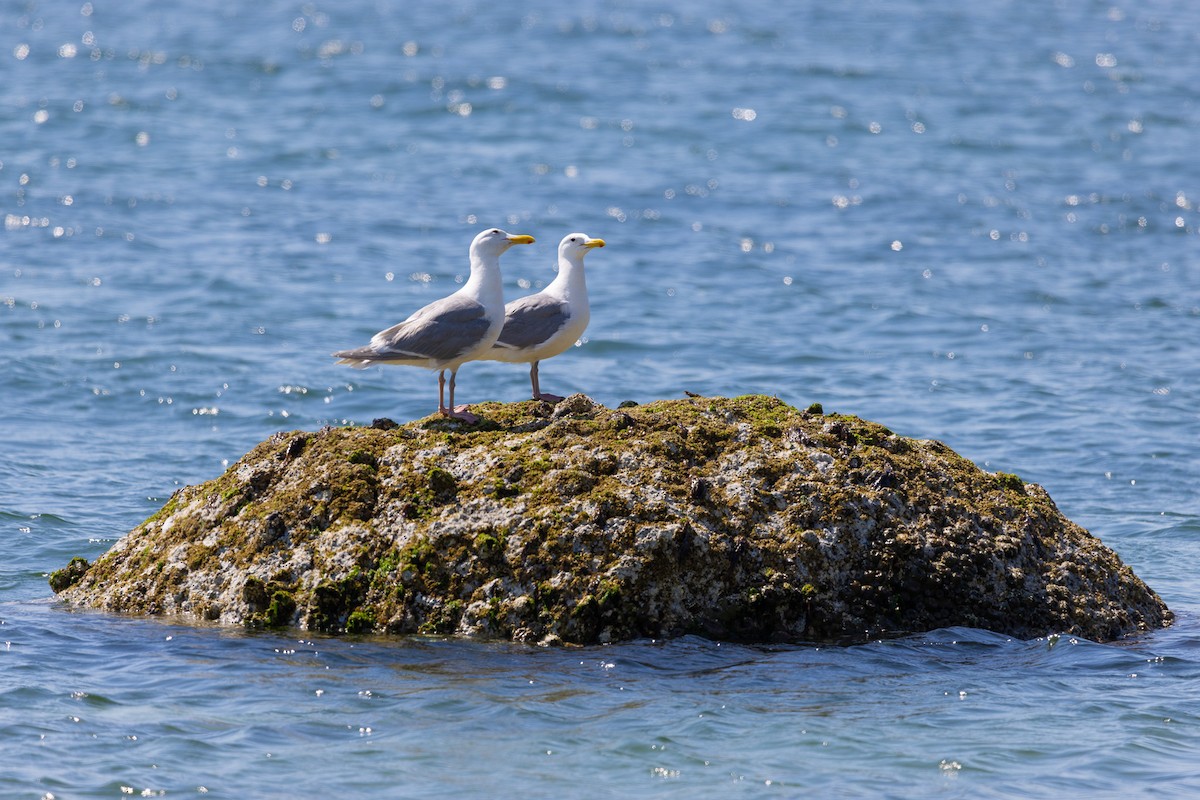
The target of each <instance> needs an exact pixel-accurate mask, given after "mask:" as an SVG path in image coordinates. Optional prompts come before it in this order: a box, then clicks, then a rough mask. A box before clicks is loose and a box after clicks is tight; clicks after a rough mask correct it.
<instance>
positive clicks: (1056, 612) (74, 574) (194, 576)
mask: <svg viewBox="0 0 1200 800" xmlns="http://www.w3.org/2000/svg"><path fill="white" fill-rule="evenodd" d="M475 411H476V413H479V414H481V415H482V417H483V422H482V423H481V424H479V425H476V426H468V425H464V424H462V423H459V422H456V421H452V420H445V419H440V418H429V419H425V420H419V421H416V422H413V423H409V424H407V425H399V426H397V425H395V424H394V423H392V424H382V422H384V421H376V423H374V424H373V425H372V426H371V427H362V428H359V427H349V428H326V429H323V430H321V431H317V432H312V433H308V432H291V433H281V434H277V435H275V436H273V437H271V438H270V439H268V440H267V441H265V442H263V443H262V444H260V445H258V446H257V447H255V448H254V449H253V450H251V452H250V453H248V454H247V455H246V456H245V457H244V458H242V459H241V460H240V461H238V463H236V464H234V465H233V466H232V467H230V468H229V469H228V470H227V471H226V472H225V473H224V474H223V475H221V476H219V477H217V478H215V479H214V480H212V481H210V482H208V483H205V484H202V485H198V486H190V487H187V488H185V489H182V490H180V491H179V492H177V493H176V494H175V495H174V496H173V497H172V498H171V500H170V501H168V503H167V504H166V505H164V507H163V509H162V510H160V511H159V512H158V513H157V514H155V515H154V516H152V517H150V518H149V519H148V520H146V522H144V523H143V524H142V525H140V526H139V527H138V528H136V529H135V530H133V531H131V532H130V533H129V534H128V535H127V536H125V537H123V538H122V539H121V540H120V541H118V542H117V543H116V544H115V545H114V546H113V548H112V549H111V550H110V551H109V552H108V553H106V554H105V555H103V556H102V557H101V558H99V559H97V561H96V563H95V564H92V565H90V566H89V565H87V563H86V562H83V561H82V560H75V561H72V562H71V564H69V565H68V566H67V567H66V568H64V569H63V570H60V571H58V572H56V573H54V575H53V576H52V577H51V585H52V587H53V588H54V589H55V591H56V592H59V594H60V596H61V597H62V598H63V599H64V600H66V601H68V602H72V603H76V604H80V605H89V606H95V607H99V608H107V609H112V610H120V611H134V612H142V613H173V614H182V615H185V616H186V615H190V616H193V617H194V618H196V619H202V620H214V619H215V620H219V621H221V622H223V623H227V624H242V625H249V626H260V627H278V626H288V625H298V626H300V627H302V628H306V629H309V630H321V631H327V632H341V631H345V632H350V633H369V632H377V633H415V632H420V633H436V634H467V635H479V636H499V637H504V638H511V639H514V640H519V641H540V642H547V643H556V642H579V643H588V642H603V641H614V640H618V639H628V638H634V637H647V636H649V637H663V636H671V635H676V634H682V633H699V634H702V635H706V636H710V637H714V638H722V639H735V640H745V641H811V640H819V641H860V640H863V639H867V638H872V637H877V636H881V635H890V634H896V633H903V632H908V631H920V630H927V629H931V628H937V627H943V626H952V625H969V626H976V627H984V628H990V629H992V630H996V631H1000V632H1004V633H1008V634H1011V635H1015V636H1022V637H1031V636H1037V635H1043V634H1047V633H1050V632H1064V633H1070V634H1072V635H1077V636H1084V637H1088V638H1092V639H1098V640H1106V639H1113V638H1118V637H1121V636H1125V635H1128V634H1130V633H1134V632H1137V631H1142V630H1150V629H1154V628H1158V627H1161V626H1163V625H1166V624H1169V622H1170V620H1171V618H1172V617H1171V612H1170V611H1168V610H1167V608H1166V606H1165V605H1164V604H1163V603H1162V601H1161V599H1159V598H1158V596H1157V595H1155V594H1154V592H1153V591H1151V590H1150V589H1149V588H1148V587H1146V586H1145V584H1144V583H1142V582H1141V581H1140V580H1139V579H1138V578H1137V577H1136V576H1135V575H1134V574H1133V572H1132V571H1131V570H1130V569H1129V568H1128V567H1126V566H1125V565H1124V564H1122V563H1121V561H1120V559H1119V558H1118V557H1117V556H1116V554H1115V553H1113V552H1112V551H1111V550H1109V549H1108V548H1105V547H1104V546H1103V545H1102V544H1101V543H1100V542H1099V540H1097V539H1096V538H1095V537H1093V536H1091V535H1090V534H1089V533H1088V532H1087V531H1085V530H1083V529H1082V528H1080V527H1079V526H1077V525H1074V524H1073V523H1071V522H1070V521H1069V520H1067V519H1065V518H1064V517H1063V516H1062V515H1061V514H1060V513H1059V511H1058V509H1057V508H1056V507H1055V506H1054V503H1053V502H1052V501H1051V500H1050V498H1049V496H1048V495H1046V493H1045V492H1044V491H1043V490H1042V489H1041V487H1039V486H1036V485H1034V484H1028V485H1026V484H1025V483H1024V482H1023V481H1022V480H1021V479H1020V478H1019V477H1017V476H1016V475H1010V474H1005V473H1000V474H992V473H988V472H984V471H983V470H980V469H979V468H978V467H976V466H975V465H974V464H972V463H970V462H969V461H967V460H966V459H963V458H962V457H960V456H958V455H957V454H955V453H954V452H953V451H951V450H950V449H949V448H948V447H946V446H945V445H943V444H941V443H940V442H933V441H923V440H915V439H908V438H905V437H902V436H898V435H896V434H895V433H893V432H892V431H890V430H889V429H887V428H885V427H884V426H881V425H878V424H875V423H872V422H869V421H866V420H862V419H859V418H857V417H853V416H847V415H841V414H828V413H826V412H825V411H824V409H822V408H821V407H820V406H819V404H813V405H812V406H809V407H808V409H806V410H804V411H797V410H796V409H794V408H791V407H790V406H788V405H786V404H784V403H782V402H780V401H779V400H777V399H775V398H770V397H762V396H756V395H753V396H746V397H738V398H732V399H729V398H705V397H698V398H689V399H686V400H678V401H658V402H653V403H648V404H644V405H636V404H622V406H621V407H620V408H618V409H609V408H605V407H603V406H600V405H598V404H596V403H594V402H592V401H591V400H590V399H588V398H587V397H584V396H582V395H575V396H573V397H570V398H567V399H566V400H564V401H562V402H560V403H559V404H557V405H556V406H553V407H551V406H549V405H547V404H544V403H537V402H533V401H528V402H524V403H513V404H508V405H503V404H497V403H490V404H483V405H481V406H476V407H475Z"/></svg>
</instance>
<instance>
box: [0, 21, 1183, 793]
mask: <svg viewBox="0 0 1200 800" xmlns="http://www.w3.org/2000/svg"><path fill="white" fill-rule="evenodd" d="M1198 69H1200V7H1194V6H1193V5H1192V4H1188V3H1181V2H1165V1H1164V0H1152V1H1151V2H1148V3H1137V4H1135V3H1132V2H1125V1H1123V0H1121V1H1118V2H1096V3H1093V2H1085V3H1069V2H1051V3H1046V4H1037V5H1033V4H1029V3H1021V2H1015V1H1013V2H997V3H992V4H984V5H982V6H979V7H965V6H962V5H961V4H956V3H947V2H935V3H923V2H916V0H900V2H882V0H880V1H878V2H864V3H800V4H792V5H788V4H779V3H768V2H763V1H762V0H752V1H751V2H741V3H736V4H734V3H722V2H716V1H715V0H699V2H682V0H664V1H663V2H660V3H656V4H643V3H634V2H617V1H616V0H612V1H610V2H596V1H591V2H584V3H581V4H576V5H575V6H572V7H569V8H568V7H564V6H562V5H561V4H553V3H549V2H545V1H544V0H530V2H526V3H522V4H519V5H518V6H514V7H511V8H509V7H502V6H498V5H495V4H493V5H487V4H480V3H470V2H450V3H440V4H411V3H404V2H400V1H399V0H374V1H373V2H365V1H363V2H358V1H357V0H352V1H351V2H345V3H340V4H337V5H328V6H325V5H322V4H319V3H316V2H278V1H277V0H267V1H266V2H262V3H256V4H252V5H241V4H236V5H233V6H228V7H220V8H213V7H212V6H211V5H210V4H203V3H202V4H192V5H187V4H179V3H166V4H163V3H150V2H145V0H133V1H132V2H120V3H118V2H115V0H91V1H90V2H83V0H72V1H71V2H39V1H38V0H29V1H28V2H4V0H0V107H2V108H3V109H5V113H4V114H2V115H0V206H2V209H0V213H2V214H3V217H4V229H3V231H2V232H0V241H2V243H3V244H2V245H0V343H2V344H3V348H4V354H5V358H4V366H3V380H2V381H0V454H2V455H3V457H2V458H0V537H2V538H0V658H2V668H0V736H2V737H3V740H4V743H5V744H4V747H3V749H2V751H0V796H2V797H30V798H43V797H58V798H75V797H87V798H91V797H95V798H101V797H117V796H125V795H128V794H134V795H144V796H168V797H178V796H184V797H191V796H205V797H281V798H282V797H296V796H306V797H315V796H329V795H333V794H339V795H342V796H383V797H483V796H514V795H518V794H519V795H520V796H523V797H530V798H539V797H564V796H566V797H615V796H627V795H637V796H648V797H681V798H682V797H687V798H694V797H741V796H755V797H757V796H769V797H806V796H829V797H928V796H939V797H970V798H979V797H1013V796H1020V797H1055V798H1061V797H1064V796H1065V797H1081V796H1087V797H1138V796H1155V797H1189V796H1196V795H1197V794H1200V757H1198V756H1200V623H1198V617H1197V609H1198V608H1200V583H1198V582H1197V580H1196V566H1195V565H1196V564H1197V563H1200V545H1198V540H1200V489H1198V487H1200V461H1198V459H1197V457H1196V452H1197V448H1198V446H1200V411H1198V409H1200V402H1198V390H1200V358H1197V347H1196V342H1197V341H1200V268H1198V266H1197V258H1196V253H1197V244H1198V239H1197V224H1198V222H1200V217H1198V215H1197V203H1198V202H1200V162H1197V160H1196V159H1195V157H1194V154H1195V152H1196V137H1197V134H1196V131H1197V130H1200V95H1197V94H1196V92H1195V89H1194V78H1195V75H1196V74H1197V70H1198ZM490 226H500V227H504V228H506V229H507V230H510V231H512V232H517V233H528V234H532V235H534V236H535V237H537V240H538V241H537V243H536V244H534V245H532V246H529V247H522V248H515V249H513V250H511V251H510V252H509V253H508V254H506V255H505V256H504V258H503V259H502V262H501V263H502V268H503V271H504V275H505V291H506V294H507V296H508V297H510V298H511V297H516V296H518V295H519V294H522V293H525V292H529V291H534V290H535V289H537V288H539V287H540V286H542V285H544V284H545V283H546V282H548V281H549V280H550V279H551V277H552V275H553V263H554V252H555V246H556V244H557V242H558V240H559V239H560V238H561V237H562V236H563V235H564V234H566V233H568V232H570V231H576V230H579V231H584V232H586V233H587V234H589V235H591V236H599V237H602V238H604V239H605V240H606V242H607V243H608V246H607V247H606V248H604V250H601V251H597V252H595V253H592V254H591V255H590V256H589V258H588V261H587V269H588V285H589V291H590V294H591V300H592V321H591V324H590V326H589V329H588V331H587V332H586V333H585V335H584V338H583V339H582V340H581V342H580V344H579V346H578V347H576V348H573V349H572V350H570V351H569V352H567V353H564V354H563V355H561V356H559V357H557V358H554V359H552V360H550V361H547V362H545V363H543V364H542V368H541V380H542V385H543V387H544V388H545V389H546V390H548V391H553V392H556V393H558V394H568V393H572V392H586V393H588V394H589V395H591V396H592V397H594V398H595V399H596V400H598V401H600V402H603V403H605V404H606V405H610V406H613V405H616V404H618V403H620V402H621V401H623V400H634V401H638V402H649V401H652V400H655V399H660V398H669V397H680V396H682V393H683V392H684V391H692V392H698V393H702V394H711V395H740V394H749V393H764V394H771V395H777V396H779V397H780V398H782V399H783V400H785V401H787V402H788V403H790V404H792V405H795V406H799V407H804V406H807V405H808V404H810V403H813V402H820V403H822V404H823V406H824V407H825V409H826V410H828V411H836V412H840V413H848V414H856V415H859V416H862V417H865V418H869V419H873V420H876V421H878V422H881V423H883V424H885V425H887V426H888V427H890V428H892V429H893V430H895V431H896V432H898V433H901V434H904V435H908V436H916V437H923V438H936V439H940V440H942V441H945V442H946V443H947V444H949V445H950V446H951V447H953V448H954V449H955V450H957V451H958V452H960V453H961V454H963V455H964V456H966V457H968V458H970V459H972V460H973V461H975V462H976V463H978V464H980V465H981V466H983V467H984V468H986V469H990V470H1003V471H1006V472H1015V473H1018V474H1019V475H1021V476H1022V478H1024V479H1025V480H1028V481H1033V482H1037V483H1039V484H1042V485H1043V486H1045V487H1046V488H1047V490H1048V491H1049V492H1050V494H1051V495H1052V496H1053V497H1054V498H1055V500H1056V502H1057V503H1058V505H1059V507H1060V508H1061V509H1062V510H1063V512H1064V513H1065V514H1066V515H1067V516H1068V517H1070V518H1071V519H1073V520H1074V521H1076V522H1078V523H1080V524H1081V525H1083V526H1084V527H1086V528H1088V529H1089V530H1090V531H1092V532H1093V533H1095V534H1096V535H1097V536H1099V537H1100V538H1101V539H1102V540H1103V541H1104V542H1105V544H1107V545H1108V546H1109V547H1111V548H1113V549H1114V550H1116V551H1117V552H1118V553H1119V554H1120V555H1121V557H1122V559H1124V561H1125V562H1126V563H1128V564H1129V565H1130V566H1131V567H1132V568H1133V569H1134V570H1135V571H1136V572H1137V573H1138V574H1139V575H1140V576H1141V577H1142V578H1143V579H1144V580H1146V582H1147V583H1148V584H1150V586H1151V587H1153V588H1154V589H1155V590H1156V591H1158V592H1159V594H1161V595H1162V596H1163V598H1164V600H1166V602H1167V604H1168V605H1169V606H1170V607H1171V608H1172V610H1173V611H1174V612H1175V613H1176V615H1177V621H1176V623H1175V625H1173V626H1172V627H1170V628H1168V629H1165V630H1162V631H1156V632H1150V633H1147V634H1145V635H1142V636H1139V637H1136V638H1135V639H1132V640H1130V641H1126V642H1120V643H1114V644H1097V643H1092V642H1088V641H1084V640H1078V639H1071V638H1069V637H1058V638H1055V637H1050V638H1046V639H1039V640H1034V641H1028V642H1024V641H1018V640H1014V639H1011V638H1008V637H1003V636H998V635H996V634H994V633H990V632H987V631H979V630H969V629H953V630H942V631H931V632H926V633H920V634H915V635H913V636H910V637H904V638H901V639H898V640H892V641H880V642H872V643H869V644H864V645H860V646H855V647H844V648H837V647H826V646H789V647H783V646H772V647H766V646H764V647H747V646H741V645H731V644H728V643H724V644H723V643H717V642H709V641H705V640H702V639H697V638H692V637H688V638H684V639H679V640H673V641H654V642H651V641H645V642H634V643H627V644H620V645H613V646H608V647H595V648H578V649H577V648H567V649H539V648H535V647H523V646H515V645H510V644H504V643H487V642H474V641H463V640H456V639H428V638H394V639H388V638H371V637H342V638H324V637H312V636H310V635H309V634H307V633H305V632H301V631H283V632H247V631H242V630H230V629H225V628H217V627H203V626H190V625H181V624H177V623H176V622H174V621H171V620H153V619H150V620H147V619H135V618H128V617H118V616H113V615H106V614H101V613H97V612H85V611H78V610H71V609H67V608H64V607H62V606H60V605H59V604H57V603H56V602H55V601H54V598H53V596H52V593H51V592H50V590H49V588H48V586H47V584H46V573H48V572H49V571H51V570H53V569H57V568H59V567H61V566H63V565H64V564H65V563H66V562H67V561H68V560H69V559H70V558H71V557H72V556H76V555H82V556H85V557H87V558H89V559H93V558H95V557H96V556H98V555H100V554H101V553H103V552H104V551H105V550H106V549H107V548H108V547H110V546H111V545H112V543H113V542H114V541H115V540H116V539H117V538H119V537H120V536H121V535H123V534H124V533H125V532H126V531H128V530H129V529H131V528H132V527H134V526H135V525H137V524H138V523H139V522H141V521H142V520H143V519H145V518H146V517H147V516H149V515H150V514H152V513H153V512H154V511H156V510H157V509H158V508H159V507H160V506H161V505H162V503H163V502H164V501H165V500H166V499H167V498H168V497H169V496H170V495H171V493H172V492H173V491H174V490H176V489H177V488H179V487H180V486H182V485H186V484H191V483H196V482H199V481H203V480H207V479H210V478H212V477H215V476H216V475H218V474H220V473H221V471H223V470H224V469H225V468H226V467H227V466H228V465H229V464H232V463H233V462H234V461H236V460H237V459H238V458H239V457H240V456H241V455H242V454H243V453H245V452H246V451H247V450H248V449H250V448H251V447H252V446H253V445H254V444H256V443H257V442H259V441H261V440H262V439H265V438H266V437H268V436H269V435H271V434H272V433H274V432H276V431H279V430H292V429H308V430H312V429H316V428H319V427H321V426H323V425H346V424H362V423H366V422H369V421H370V420H371V419H373V418H375V417H382V416H386V417H391V418H393V419H396V420H409V419H415V418H419V417H422V416H424V415H426V414H428V413H430V412H431V411H432V410H433V409H434V408H435V407H436V380H435V375H434V374H433V373H430V372H428V371H424V370H418V369H408V368H376V369H371V370H368V371H366V372H362V373H360V372H356V371H352V370H349V369H347V368H345V367H340V366H336V365H335V364H333V359H332V358H329V356H328V354H329V353H330V352H332V351H333V350H336V349H340V348H344V347H348V346H354V345H357V344H361V343H362V342H363V341H365V340H366V339H367V338H368V337H370V335H371V334H373V333H374V332H375V331H377V330H379V329H381V328H383V327H385V326H387V325H390V324H392V323H394V322H396V321H399V320H400V319H402V318H403V317H405V316H407V314H408V313H410V312H411V311H412V310H415V309H416V308H417V307H418V306H420V305H422V304H423V303H425V302H428V301H430V300H432V299H435V298H437V297H440V296H443V295H445V294H448V293H449V292H451V291H453V290H454V289H455V288H456V287H457V285H458V283H459V282H461V280H462V279H463V278H464V274H465V272H466V250H467V245H468V244H469V242H470V240H471V238H472V237H473V236H474V235H475V233H477V232H478V231H479V230H481V229H483V228H485V227H490ZM527 391H528V375H527V370H526V369H525V368H524V367H522V366H521V365H506V364H500V363H471V364H467V365H466V366H464V367H463V369H462V370H461V371H460V372H459V375H458V399H459V400H460V401H461V402H478V401H482V400H504V401H515V400H521V399H524V398H525V396H526V393H527Z"/></svg>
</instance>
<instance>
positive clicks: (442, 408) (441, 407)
mask: <svg viewBox="0 0 1200 800" xmlns="http://www.w3.org/2000/svg"><path fill="white" fill-rule="evenodd" d="M450 402H451V403H453V402H454V384H453V383H451V384H450ZM438 413H439V414H441V415H442V416H449V415H450V409H448V408H446V370H444V369H443V370H440V371H439V372H438Z"/></svg>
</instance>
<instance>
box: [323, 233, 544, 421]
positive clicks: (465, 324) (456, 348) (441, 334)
mask: <svg viewBox="0 0 1200 800" xmlns="http://www.w3.org/2000/svg"><path fill="white" fill-rule="evenodd" d="M533 241H534V239H533V237H532V236H525V235H523V234H522V235H518V234H511V233H506V232H505V231H502V230H500V229H499V228H490V229H488V230H486V231H484V232H483V233H481V234H479V235H478V236H476V237H475V240H474V241H473V242H471V277H470V278H469V279H468V280H467V282H466V283H464V284H463V287H462V288H461V289H459V290H458V291H457V292H455V293H454V294H452V295H450V296H449V297H443V298H442V299H441V300H435V301H434V302H432V303H430V304H429V305H427V306H425V307H424V308H422V309H420V310H419V311H417V312H415V313H413V315H412V316H410V317H409V318H408V319H406V320H404V321H403V322H401V323H399V324H398V325H393V326H392V327H390V328H388V329H387V330H385V331H380V332H379V333H377V334H375V335H374V336H373V337H371V343H370V344H369V345H367V346H366V347H359V348H357V349H354V350H341V351H339V352H336V353H334V354H333V357H334V358H337V359H340V360H339V361H338V362H337V363H339V364H349V365H350V366H352V367H354V368H355V369H365V368H366V367H369V366H371V365H372V364H407V365H410V366H415V367H425V368H426V369H436V370H437V371H438V413H439V414H441V415H442V416H445V417H451V418H453V419H461V420H463V421H465V422H472V423H473V422H478V420H479V418H478V417H476V416H475V415H474V414H472V413H470V412H469V411H468V410H467V406H465V405H464V406H458V407H455V405H454V378H455V376H456V375H457V374H458V368H459V367H461V366H462V365H463V364H464V363H465V362H467V361H472V360H474V359H477V358H479V357H480V356H481V355H483V354H485V353H487V352H488V350H489V349H490V348H491V346H492V344H494V343H495V341H496V338H497V337H498V336H499V335H500V331H501V329H502V328H503V327H504V285H503V281H502V279H501V276H500V256H501V255H502V254H503V253H504V252H505V251H506V250H508V248H510V247H512V246H513V245H514V244H532V243H533ZM446 370H450V405H448V406H447V405H446V403H445V402H444V401H445V396H446V394H445V392H446Z"/></svg>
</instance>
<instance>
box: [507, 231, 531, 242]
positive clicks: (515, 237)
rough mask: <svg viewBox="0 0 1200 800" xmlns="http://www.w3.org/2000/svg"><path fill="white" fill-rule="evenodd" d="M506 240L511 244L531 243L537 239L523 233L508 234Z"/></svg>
mask: <svg viewBox="0 0 1200 800" xmlns="http://www.w3.org/2000/svg"><path fill="white" fill-rule="evenodd" d="M508 240H509V241H510V242H512V243H513V244H533V243H534V242H536V241H537V239H534V238H533V237H532V236H527V235H525V234H523V233H518V234H509V237H508Z"/></svg>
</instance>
